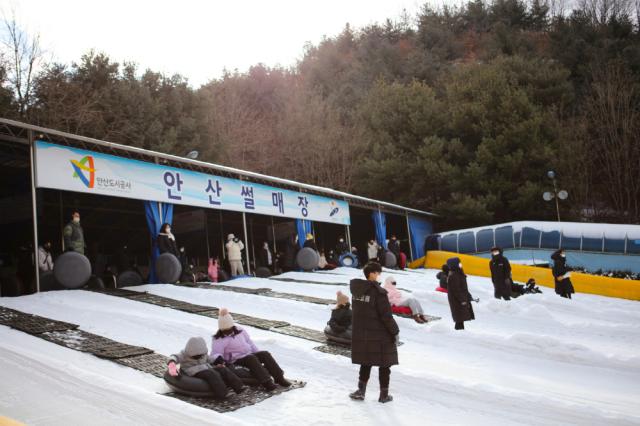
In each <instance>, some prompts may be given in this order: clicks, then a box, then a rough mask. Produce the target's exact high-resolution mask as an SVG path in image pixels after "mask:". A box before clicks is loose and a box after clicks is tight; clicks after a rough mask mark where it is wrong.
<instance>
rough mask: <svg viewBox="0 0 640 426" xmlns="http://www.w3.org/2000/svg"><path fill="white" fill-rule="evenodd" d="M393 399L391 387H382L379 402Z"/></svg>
mask: <svg viewBox="0 0 640 426" xmlns="http://www.w3.org/2000/svg"><path fill="white" fill-rule="evenodd" d="M391 401H393V397H392V396H391V395H389V388H380V398H378V402H382V403H383V404H384V403H385V402H391Z"/></svg>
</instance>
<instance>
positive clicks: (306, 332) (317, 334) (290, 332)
mask: <svg viewBox="0 0 640 426" xmlns="http://www.w3.org/2000/svg"><path fill="white" fill-rule="evenodd" d="M271 331H273V332H275V333H280V334H286V335H287V336H293V337H299V338H301V339H306V340H311V341H313V342H319V343H326V342H327V338H326V336H325V335H324V333H323V332H322V331H318V330H313V329H310V328H306V327H300V326H297V325H288V326H286V327H278V328H272V329H271Z"/></svg>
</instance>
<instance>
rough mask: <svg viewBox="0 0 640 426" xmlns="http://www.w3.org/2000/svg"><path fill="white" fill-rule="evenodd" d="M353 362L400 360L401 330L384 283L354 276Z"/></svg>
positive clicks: (383, 363) (382, 363)
mask: <svg viewBox="0 0 640 426" xmlns="http://www.w3.org/2000/svg"><path fill="white" fill-rule="evenodd" d="M350 288H351V302H352V309H353V323H352V340H351V362H352V363H354V364H360V365H372V366H373V365H375V366H380V367H390V366H392V365H396V364H398V350H397V348H396V344H395V336H396V335H397V334H398V333H399V332H400V330H399V328H398V324H397V323H396V321H395V320H394V319H393V315H392V313H391V304H390V303H389V298H388V297H387V291H386V290H385V289H383V288H382V287H381V286H380V283H378V282H375V281H368V280H363V279H353V280H351V284H350Z"/></svg>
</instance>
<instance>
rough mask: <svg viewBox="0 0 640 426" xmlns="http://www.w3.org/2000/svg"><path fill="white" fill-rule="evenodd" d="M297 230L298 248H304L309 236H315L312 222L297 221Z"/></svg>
mask: <svg viewBox="0 0 640 426" xmlns="http://www.w3.org/2000/svg"><path fill="white" fill-rule="evenodd" d="M296 229H297V231H298V246H300V248H302V246H303V245H304V242H305V241H306V239H307V234H313V229H312V226H311V221H310V220H304V219H296Z"/></svg>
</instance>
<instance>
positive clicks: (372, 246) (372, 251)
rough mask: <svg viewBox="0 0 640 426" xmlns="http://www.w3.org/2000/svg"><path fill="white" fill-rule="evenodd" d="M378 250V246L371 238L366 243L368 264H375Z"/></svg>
mask: <svg viewBox="0 0 640 426" xmlns="http://www.w3.org/2000/svg"><path fill="white" fill-rule="evenodd" d="M379 250H380V246H379V245H378V242H377V241H376V239H375V238H372V239H370V240H369V242H368V243H367V256H368V257H369V259H368V260H369V262H377V261H378V260H379V259H378V251H379Z"/></svg>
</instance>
